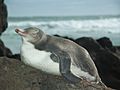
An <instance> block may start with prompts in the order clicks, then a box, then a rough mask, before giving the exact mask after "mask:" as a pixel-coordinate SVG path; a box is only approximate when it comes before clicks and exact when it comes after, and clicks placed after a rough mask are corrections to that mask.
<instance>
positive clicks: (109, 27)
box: [1, 15, 120, 54]
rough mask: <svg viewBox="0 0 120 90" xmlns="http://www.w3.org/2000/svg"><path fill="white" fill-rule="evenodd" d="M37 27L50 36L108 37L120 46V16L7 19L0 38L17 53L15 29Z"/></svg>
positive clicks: (18, 50) (17, 38) (18, 42)
mask: <svg viewBox="0 0 120 90" xmlns="http://www.w3.org/2000/svg"><path fill="white" fill-rule="evenodd" d="M31 26H34V27H38V28H40V29H41V30H43V31H44V32H45V33H47V34H50V35H55V34H58V35H61V36H68V37H71V38H73V39H76V38H79V37H93V38H94V39H98V38H101V37H109V38H110V39H111V40H112V42H113V45H116V46H118V45H119V46H120V15H117V16H109V15H107V16H61V17H58V16H57V17H56V16H48V17H42V16H41V17H9V18H8V28H7V30H6V31H5V32H4V33H3V35H2V36H1V39H2V40H3V41H4V43H5V45H6V46H7V47H8V48H10V49H11V50H12V52H13V53H14V54H15V53H19V52H20V46H21V37H20V36H18V35H17V34H16V33H15V29H16V28H22V29H24V28H27V27H31Z"/></svg>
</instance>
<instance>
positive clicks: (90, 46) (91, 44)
mask: <svg viewBox="0 0 120 90" xmlns="http://www.w3.org/2000/svg"><path fill="white" fill-rule="evenodd" d="M75 42H76V43H77V44H79V45H80V46H82V47H84V48H85V49H87V50H88V51H89V52H93V51H94V52H96V51H99V50H101V49H103V48H102V47H101V45H99V43H98V42H96V40H94V39H93V38H91V37H82V38H78V39H76V40H75Z"/></svg>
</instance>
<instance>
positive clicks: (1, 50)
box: [0, 40, 12, 57]
mask: <svg viewBox="0 0 120 90" xmlns="http://www.w3.org/2000/svg"><path fill="white" fill-rule="evenodd" d="M1 56H7V57H10V56H12V52H11V51H10V49H8V48H7V47H5V45H4V43H3V42H2V41H1V40H0V57H1Z"/></svg>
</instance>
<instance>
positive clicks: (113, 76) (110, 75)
mask: <svg viewBox="0 0 120 90" xmlns="http://www.w3.org/2000/svg"><path fill="white" fill-rule="evenodd" d="M94 59H95V60H94V62H95V64H96V66H97V69H98V72H99V74H100V77H101V79H102V81H103V82H104V83H105V84H106V85H107V86H109V87H112V88H115V89H118V90H120V86H119V85H120V58H119V57H117V56H116V55H115V54H114V53H112V52H110V51H106V50H101V51H99V52H97V53H96V54H95V56H94Z"/></svg>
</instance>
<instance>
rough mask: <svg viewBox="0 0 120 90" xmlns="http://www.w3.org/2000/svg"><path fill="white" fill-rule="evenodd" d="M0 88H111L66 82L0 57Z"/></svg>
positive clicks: (100, 89)
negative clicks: (75, 84)
mask: <svg viewBox="0 0 120 90" xmlns="http://www.w3.org/2000/svg"><path fill="white" fill-rule="evenodd" d="M0 90H112V89H110V88H103V87H102V86H100V85H87V84H85V83H79V84H77V87H76V86H74V85H72V84H69V83H68V82H66V81H65V80H64V79H63V78H62V77H59V76H54V75H49V74H46V73H43V72H41V71H40V70H37V69H34V68H32V67H29V66H27V65H25V64H23V63H22V62H20V61H18V60H16V59H10V58H6V57H1V58H0Z"/></svg>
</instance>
